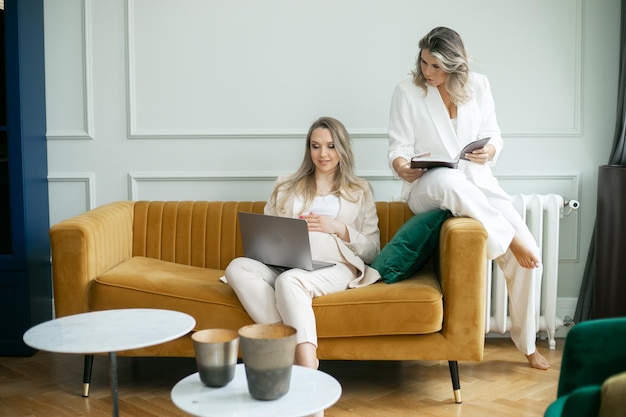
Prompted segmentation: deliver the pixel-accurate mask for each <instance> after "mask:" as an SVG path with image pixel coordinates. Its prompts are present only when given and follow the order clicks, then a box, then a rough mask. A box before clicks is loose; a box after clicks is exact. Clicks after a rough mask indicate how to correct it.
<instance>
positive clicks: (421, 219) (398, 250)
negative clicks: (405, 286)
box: [372, 209, 451, 284]
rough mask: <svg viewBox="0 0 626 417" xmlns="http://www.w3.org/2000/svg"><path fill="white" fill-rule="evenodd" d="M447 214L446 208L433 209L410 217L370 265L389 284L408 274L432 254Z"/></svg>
mask: <svg viewBox="0 0 626 417" xmlns="http://www.w3.org/2000/svg"><path fill="white" fill-rule="evenodd" d="M450 216H451V213H450V212H449V211H448V210H439V209H436V210H431V211H427V212H424V213H420V214H416V215H415V216H413V217H411V218H410V219H409V220H407V222H406V223H404V224H403V225H402V226H401V227H400V229H398V231H397V232H396V234H395V235H394V236H393V238H392V239H391V241H390V242H389V243H387V244H386V245H385V246H384V247H383V248H382V250H381V251H380V254H379V255H378V256H377V257H376V259H374V262H372V268H375V269H377V270H378V272H379V273H380V275H381V276H382V280H383V281H384V282H386V283H388V284H392V283H394V282H398V281H401V280H403V279H406V278H408V277H410V276H411V275H413V274H414V273H415V272H416V271H417V270H419V269H420V268H421V267H422V266H424V264H425V263H426V262H427V261H428V260H429V259H430V258H431V257H432V254H433V252H434V250H435V248H436V247H437V243H438V242H439V231H440V230H441V225H442V224H443V222H444V221H445V220H446V219H447V218H448V217H450Z"/></svg>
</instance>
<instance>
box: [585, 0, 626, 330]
mask: <svg viewBox="0 0 626 417" xmlns="http://www.w3.org/2000/svg"><path fill="white" fill-rule="evenodd" d="M621 16H622V17H621V33H620V64H619V84H618V89H617V117H616V120H615V134H614V136H613V147H612V148H611V155H610V157H609V163H608V164H609V165H626V137H625V133H626V132H625V129H626V108H625V107H624V100H625V99H626V0H622V9H621ZM595 244H596V228H595V227H594V230H593V234H592V235H591V243H590V244H589V253H588V255H587V263H586V264H585V271H584V274H583V281H582V284H581V286H580V293H579V294H578V302H577V304H576V313H575V314H574V322H576V323H579V322H581V321H585V320H589V319H591V318H592V317H591V312H592V307H593V306H592V297H593V282H594V279H595V269H596V268H595V262H596V255H595Z"/></svg>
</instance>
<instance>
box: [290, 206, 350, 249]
mask: <svg viewBox="0 0 626 417" xmlns="http://www.w3.org/2000/svg"><path fill="white" fill-rule="evenodd" d="M300 218H301V219H304V220H306V222H307V226H308V229H309V232H321V233H328V234H331V235H332V234H335V235H337V236H339V237H340V238H341V239H342V240H344V241H346V242H347V241H349V239H350V235H349V234H348V228H347V227H346V225H345V224H343V223H342V222H340V221H339V220H335V219H333V218H330V217H328V216H318V215H317V214H314V213H309V214H303V215H301V216H300Z"/></svg>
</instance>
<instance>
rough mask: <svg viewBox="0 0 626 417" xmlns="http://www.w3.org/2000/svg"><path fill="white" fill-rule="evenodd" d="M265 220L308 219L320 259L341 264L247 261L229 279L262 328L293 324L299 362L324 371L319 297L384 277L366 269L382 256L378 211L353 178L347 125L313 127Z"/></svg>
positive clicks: (232, 268) (323, 121)
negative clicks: (309, 266) (305, 266)
mask: <svg viewBox="0 0 626 417" xmlns="http://www.w3.org/2000/svg"><path fill="white" fill-rule="evenodd" d="M265 214H269V215H275V216H283V217H299V218H301V219H304V220H306V221H307V223H308V229H309V239H310V241H311V251H312V255H313V259H316V260H321V261H328V262H332V263H334V264H335V265H334V266H331V267H327V268H322V269H318V270H316V271H305V270H302V269H286V268H279V267H274V266H270V265H265V264H263V263H261V262H258V261H256V260H253V259H249V258H244V257H241V258H236V259H234V260H233V261H232V262H231V263H230V264H229V265H228V267H227V268H226V274H225V275H226V280H227V282H228V284H229V285H230V286H231V287H232V288H233V290H234V291H235V293H236V294H237V297H238V298H239V300H240V301H241V303H242V305H243V306H244V308H245V309H246V311H247V312H248V314H249V315H250V317H252V319H253V320H254V321H255V322H256V323H259V324H271V323H280V322H282V323H284V324H287V325H289V326H293V327H294V328H295V329H296V330H297V336H296V338H297V346H296V355H295V363H296V364H297V365H301V366H306V367H309V368H314V369H317V367H318V366H319V360H318V359H317V332H316V327H315V326H316V325H315V316H314V314H313V306H312V299H313V297H319V296H321V295H325V294H331V293H334V292H338V291H343V290H346V289H348V288H355V287H361V286H365V285H369V284H372V283H374V282H376V281H377V280H378V279H380V275H379V274H378V272H377V271H376V270H375V269H372V268H370V267H369V266H367V265H366V264H369V263H370V262H372V261H373V260H374V258H375V257H376V255H378V253H379V251H380V232H379V230H378V216H377V214H376V205H375V202H374V197H373V193H372V190H371V187H370V185H369V183H368V182H367V181H365V180H363V179H361V178H359V177H357V176H356V175H355V173H354V156H353V153H352V148H351V144H350V136H349V135H348V132H347V131H346V128H345V127H344V126H343V124H342V123H341V122H339V121H338V120H336V119H333V118H330V117H322V118H320V119H318V120H316V121H315V122H314V123H313V125H312V126H311V127H310V129H309V132H308V134H307V137H306V147H305V153H304V158H303V160H302V164H301V165H300V168H299V169H298V170H297V171H296V172H295V173H294V174H292V175H289V176H281V177H279V178H278V179H277V181H276V183H275V185H274V190H273V192H272V194H271V195H270V197H269V200H268V202H267V204H266V205H265Z"/></svg>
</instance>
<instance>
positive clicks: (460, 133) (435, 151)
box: [388, 73, 505, 199]
mask: <svg viewBox="0 0 626 417" xmlns="http://www.w3.org/2000/svg"><path fill="white" fill-rule="evenodd" d="M469 83H470V88H471V91H472V99H471V100H470V101H469V102H467V103H464V104H462V105H459V106H458V107H457V119H456V120H457V127H456V130H455V128H454V125H453V124H452V121H451V120H450V116H449V114H448V111H447V109H446V107H445V105H444V104H443V100H442V98H441V95H440V94H439V90H438V89H437V88H436V87H431V86H427V92H426V93H425V92H424V90H423V89H422V88H421V87H418V86H417V85H415V83H414V82H413V80H412V79H407V80H405V81H403V82H401V83H400V84H398V85H397V86H396V88H395V90H394V93H393V96H392V99H391V109H390V117H389V153H388V159H389V164H390V165H391V163H392V162H393V160H394V159H396V158H398V157H402V158H404V159H406V160H407V161H409V160H410V159H411V157H412V156H414V155H417V154H421V153H425V152H430V153H431V155H432V156H440V157H445V158H456V157H458V156H459V152H460V151H461V149H462V148H463V146H465V145H466V144H468V143H470V142H472V141H474V140H477V139H480V138H484V137H491V140H490V141H489V144H491V145H493V146H494V147H495V149H496V153H495V155H494V157H493V160H492V161H490V162H489V163H488V164H485V165H480V164H473V163H470V162H467V161H464V160H461V161H460V163H459V169H460V170H462V171H464V172H465V174H466V176H467V177H468V179H469V180H470V181H472V182H474V183H480V185H481V187H482V188H486V189H488V190H491V191H492V192H494V193H496V194H502V195H503V196H504V195H505V194H503V193H504V191H502V189H501V188H500V186H499V185H498V182H497V180H496V179H495V177H494V176H493V175H492V173H491V166H493V165H495V163H496V162H497V160H498V157H499V156H500V153H501V151H502V148H503V147H504V142H503V140H502V136H501V133H500V127H499V126H498V123H497V120H496V112H495V105H494V102H493V97H492V95H491V88H490V86H489V81H488V80H487V77H485V76H484V75H482V74H477V73H470V78H469ZM392 170H393V167H392ZM394 173H395V171H394ZM418 181H419V180H418ZM409 191H410V184H409V183H407V182H404V184H403V188H402V196H403V198H405V199H406V198H407V197H408V193H409Z"/></svg>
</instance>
